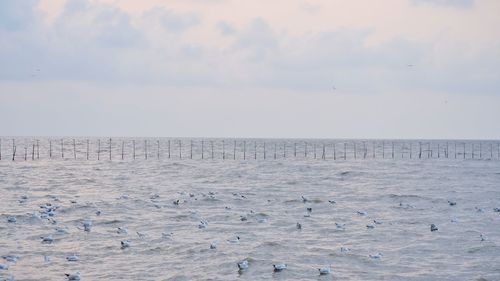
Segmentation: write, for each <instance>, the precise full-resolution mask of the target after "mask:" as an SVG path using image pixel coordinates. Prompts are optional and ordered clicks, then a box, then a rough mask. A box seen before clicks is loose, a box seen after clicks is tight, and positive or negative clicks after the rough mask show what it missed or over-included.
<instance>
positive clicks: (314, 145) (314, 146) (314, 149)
mask: <svg viewBox="0 0 500 281" xmlns="http://www.w3.org/2000/svg"><path fill="white" fill-rule="evenodd" d="M313 153H314V159H316V143H313Z"/></svg>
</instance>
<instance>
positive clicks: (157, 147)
mask: <svg viewBox="0 0 500 281" xmlns="http://www.w3.org/2000/svg"><path fill="white" fill-rule="evenodd" d="M156 158H157V159H160V140H156Z"/></svg>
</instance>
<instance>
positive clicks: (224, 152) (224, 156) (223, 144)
mask: <svg viewBox="0 0 500 281" xmlns="http://www.w3.org/2000/svg"><path fill="white" fill-rule="evenodd" d="M222 160H226V144H225V143H224V140H222Z"/></svg>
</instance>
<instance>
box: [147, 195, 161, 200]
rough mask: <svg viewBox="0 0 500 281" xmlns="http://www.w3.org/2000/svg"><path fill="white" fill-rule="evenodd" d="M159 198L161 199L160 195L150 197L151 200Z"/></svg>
mask: <svg viewBox="0 0 500 281" xmlns="http://www.w3.org/2000/svg"><path fill="white" fill-rule="evenodd" d="M158 198H160V195H159V194H156V193H155V194H152V195H151V196H149V199H151V200H154V199H158Z"/></svg>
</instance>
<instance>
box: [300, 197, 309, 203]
mask: <svg viewBox="0 0 500 281" xmlns="http://www.w3.org/2000/svg"><path fill="white" fill-rule="evenodd" d="M301 197H302V203H306V202H308V201H309V199H307V198H305V197H304V196H301Z"/></svg>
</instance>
